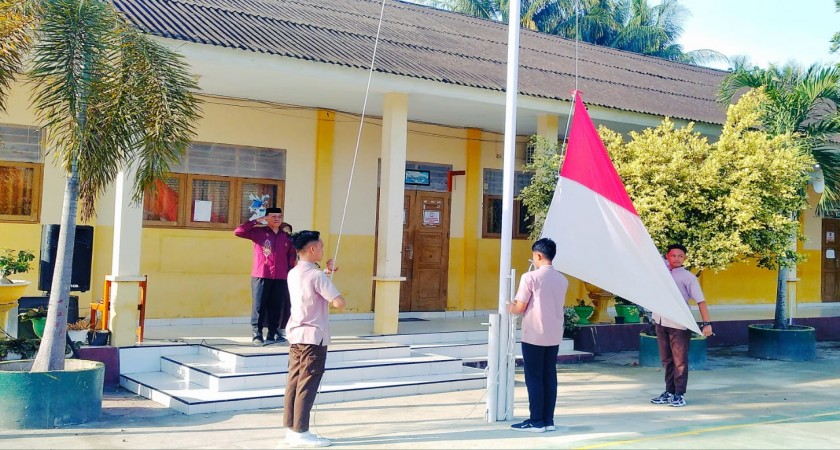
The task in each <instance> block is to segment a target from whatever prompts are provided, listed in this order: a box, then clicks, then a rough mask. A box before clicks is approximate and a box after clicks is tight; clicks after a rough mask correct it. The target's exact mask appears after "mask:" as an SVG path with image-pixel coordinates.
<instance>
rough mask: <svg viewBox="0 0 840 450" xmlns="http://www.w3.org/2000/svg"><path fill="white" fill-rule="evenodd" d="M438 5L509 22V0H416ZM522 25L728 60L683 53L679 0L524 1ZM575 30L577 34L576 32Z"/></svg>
mask: <svg viewBox="0 0 840 450" xmlns="http://www.w3.org/2000/svg"><path fill="white" fill-rule="evenodd" d="M418 3H423V4H426V5H430V6H434V7H436V8H441V9H448V10H451V11H456V12H460V13H463V14H469V15H472V16H475V17H480V18H482V19H490V20H501V21H503V22H507V18H508V10H509V5H510V2H509V0H418ZM520 10H521V25H522V27H523V28H527V29H531V30H534V31H540V32H543V33H549V34H555V35H558V36H562V37H565V38H567V39H575V38H578V39H580V40H581V41H583V42H588V43H590V44H595V45H602V46H606V47H612V48H617V49H620V50H626V51H629V52H634V53H641V54H643V55H649V56H656V57H659V58H664V59H668V60H672V61H679V62H684V63H690V64H701V63H707V62H720V61H723V62H725V61H727V58H726V56H724V55H723V54H721V53H719V52H716V51H714V50H707V49H702V50H692V51H688V52H686V51H684V50H683V48H682V46H681V45H679V44H677V40H678V39H679V37H680V35H681V34H682V32H683V23H684V22H685V19H686V18H687V16H688V15H689V14H690V13H689V11H688V10H687V9H686V8H685V7H684V6H683V5H681V4H679V2H678V0H664V1H663V2H662V3H660V4H658V5H654V6H650V5H649V4H648V0H522V2H521V4H520ZM578 33H579V34H578Z"/></svg>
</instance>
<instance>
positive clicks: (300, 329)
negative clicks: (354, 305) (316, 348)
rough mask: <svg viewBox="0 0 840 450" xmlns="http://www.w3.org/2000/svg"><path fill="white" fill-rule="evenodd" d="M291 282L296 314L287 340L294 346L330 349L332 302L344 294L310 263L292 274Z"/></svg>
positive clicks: (291, 317) (289, 325) (290, 290)
mask: <svg viewBox="0 0 840 450" xmlns="http://www.w3.org/2000/svg"><path fill="white" fill-rule="evenodd" d="M288 282H289V298H290V300H291V309H292V314H291V316H290V317H289V323H288V324H287V325H286V339H288V340H289V343H290V344H312V345H329V343H330V321H329V314H330V302H332V301H333V299H335V298H336V297H338V296H340V295H341V293H340V292H338V289H336V287H335V285H334V284H333V283H332V280H330V278H329V277H328V276H327V275H326V274H325V273H324V272H322V271H321V270H320V269H318V267H317V266H316V265H315V264H313V263H311V262H307V261H300V262H299V263H298V264H297V265H296V266H295V267H294V268H293V269H292V270H290V271H289V279H288Z"/></svg>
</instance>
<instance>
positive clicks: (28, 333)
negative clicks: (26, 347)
mask: <svg viewBox="0 0 840 450" xmlns="http://www.w3.org/2000/svg"><path fill="white" fill-rule="evenodd" d="M49 304H50V298H49V297H21V298H20V299H19V300H18V312H19V313H21V312H23V311H25V310H27V309H29V308H37V307H39V306H43V307H44V308H46V307H47V306H48V305H49ZM77 320H79V297H77V296H75V295H71V296H70V304H69V305H67V323H73V322H76V321H77ZM17 337H18V338H30V339H34V338H36V337H37V336H35V332H34V331H32V322H29V321H26V322H22V321H21V320H20V317H18V332H17Z"/></svg>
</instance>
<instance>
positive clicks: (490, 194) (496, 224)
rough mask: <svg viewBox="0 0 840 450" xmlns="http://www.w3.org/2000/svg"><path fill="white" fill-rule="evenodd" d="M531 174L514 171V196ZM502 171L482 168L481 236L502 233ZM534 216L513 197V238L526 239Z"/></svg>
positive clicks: (495, 235)
mask: <svg viewBox="0 0 840 450" xmlns="http://www.w3.org/2000/svg"><path fill="white" fill-rule="evenodd" d="M531 176H532V175H531V174H530V173H527V172H516V174H515V177H514V180H515V181H514V197H515V196H517V195H519V193H520V192H521V191H522V188H524V187H525V186H527V185H528V184H529V183H530V182H531ZM502 177H503V174H502V171H501V170H496V169H484V197H483V201H482V208H483V215H482V217H483V220H482V229H481V237H484V238H498V237H501V235H502V194H501V192H502ZM533 222H534V216H533V215H531V214H529V213H528V208H527V207H526V206H525V205H523V204H522V202H521V201H519V200H517V199H516V198H514V199H513V232H512V237H513V239H528V234H529V233H530V229H529V228H530V226H531V224H532V223H533Z"/></svg>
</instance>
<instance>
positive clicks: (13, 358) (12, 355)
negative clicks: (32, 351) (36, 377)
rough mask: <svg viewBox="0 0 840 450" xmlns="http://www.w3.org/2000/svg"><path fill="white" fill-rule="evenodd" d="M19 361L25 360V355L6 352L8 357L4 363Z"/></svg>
mask: <svg viewBox="0 0 840 450" xmlns="http://www.w3.org/2000/svg"><path fill="white" fill-rule="evenodd" d="M19 359H23V355H21V354H20V353H15V352H6V357H5V358H4V361H17V360H19Z"/></svg>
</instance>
